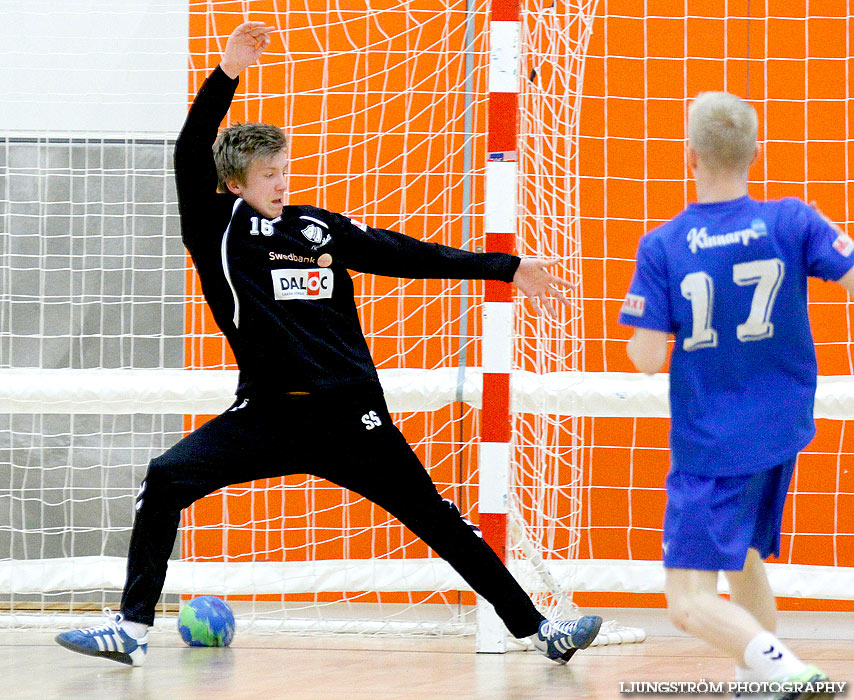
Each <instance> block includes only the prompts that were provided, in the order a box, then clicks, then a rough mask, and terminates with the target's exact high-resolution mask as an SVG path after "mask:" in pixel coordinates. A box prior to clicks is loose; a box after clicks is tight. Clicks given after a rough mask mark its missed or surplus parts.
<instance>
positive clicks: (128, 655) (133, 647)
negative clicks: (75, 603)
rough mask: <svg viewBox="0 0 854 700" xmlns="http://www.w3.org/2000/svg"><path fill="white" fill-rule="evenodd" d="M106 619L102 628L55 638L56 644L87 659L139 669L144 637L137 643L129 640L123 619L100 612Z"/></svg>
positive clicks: (75, 631)
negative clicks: (122, 625) (100, 657)
mask: <svg viewBox="0 0 854 700" xmlns="http://www.w3.org/2000/svg"><path fill="white" fill-rule="evenodd" d="M104 614H105V615H106V616H107V617H108V618H109V619H108V621H107V622H106V624H103V625H99V626H98V627H86V628H84V629H79V630H71V631H70V632H63V633H62V634H58V635H56V643H57V644H59V645H60V646H63V647H65V648H66V649H71V651H76V652H78V653H79V654H88V655H89V656H103V657H104V658H107V659H112V660H113V661H118V662H119V663H122V664H128V665H129V666H142V664H144V663H145V654H146V652H147V651H148V634H147V633H146V635H145V636H144V637H142V638H140V639H135V638H134V637H131V636H130V635H129V634H128V633H127V632H125V631H124V630H123V629H122V628H121V627H120V625H121V622H122V620H124V616H122V615H121V613H117V614H115V615H114V614H113V612H112V611H111V610H110V609H109V608H104Z"/></svg>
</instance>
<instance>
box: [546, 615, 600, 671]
mask: <svg viewBox="0 0 854 700" xmlns="http://www.w3.org/2000/svg"><path fill="white" fill-rule="evenodd" d="M601 626H602V618H601V617H599V616H598V615H585V616H584V617H579V618H578V619H577V620H560V621H558V620H555V621H552V620H543V621H542V622H541V623H540V629H539V630H538V631H537V633H536V634H533V635H531V637H530V639H531V641H533V642H534V647H536V649H537V651H539V652H540V653H541V654H544V655H545V656H546V657H547V658H549V659H551V660H552V661H556V662H557V663H559V664H565V663H566V662H567V661H569V660H570V659H571V658H572V655H573V654H574V653H575V652H576V651H578V650H579V649H586V648H587V647H589V646H590V645H591V644H592V643H593V640H594V639H596V635H597V634H599V628H600V627H601Z"/></svg>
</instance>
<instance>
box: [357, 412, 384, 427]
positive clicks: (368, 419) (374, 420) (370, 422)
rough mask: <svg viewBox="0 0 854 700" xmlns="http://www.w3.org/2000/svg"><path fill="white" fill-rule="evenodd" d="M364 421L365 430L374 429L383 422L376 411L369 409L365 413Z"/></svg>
mask: <svg viewBox="0 0 854 700" xmlns="http://www.w3.org/2000/svg"><path fill="white" fill-rule="evenodd" d="M362 423H364V424H365V430H373V429H374V428H379V427H380V426H381V425H382V424H383V422H382V421H381V420H380V417H379V416H378V415H377V412H376V411H368V412H367V413H366V414H365V415H363V416H362Z"/></svg>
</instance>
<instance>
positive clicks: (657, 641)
mask: <svg viewBox="0 0 854 700" xmlns="http://www.w3.org/2000/svg"><path fill="white" fill-rule="evenodd" d="M789 644H790V646H791V647H792V648H793V649H794V650H795V651H796V652H797V653H799V654H800V655H801V656H802V657H803V658H805V659H807V660H809V661H811V662H814V663H816V664H817V665H819V666H820V667H821V668H823V669H824V670H825V671H826V672H827V673H828V675H830V676H831V678H832V679H834V680H849V679H851V680H854V641H838V640H836V641H820V640H790V642H789ZM473 649H474V642H473V640H471V639H468V638H466V639H450V640H431V639H421V640H418V639H415V640H412V639H409V640H403V641H401V640H395V639H392V638H379V639H367V638H359V637H350V636H334V637H288V636H285V637H282V636H273V635H259V636H251V635H242V636H241V635H238V637H237V638H236V639H235V641H234V644H233V646H232V647H230V648H226V649H198V648H193V649H190V648H187V647H185V646H184V645H183V644H182V643H181V641H180V639H179V638H178V635H177V632H176V633H168V632H164V631H157V632H155V633H153V634H152V640H151V645H150V647H149V652H148V658H147V660H146V664H145V666H144V667H142V668H137V669H134V668H130V667H127V666H123V665H121V664H116V663H114V662H111V661H105V660H102V659H97V658H92V657H87V656H82V655H79V654H74V653H72V652H69V651H67V650H65V649H63V648H61V647H59V646H57V645H56V644H55V643H54V642H53V633H45V632H16V631H3V632H0V697H2V698H3V699H4V700H6V699H7V698H8V699H9V700H25V699H26V700H30V699H32V700H54V699H62V700H66V699H67V700H77V699H78V698H79V699H80V700H102V699H103V700H107V699H109V700H118V699H123V698H138V699H139V700H145V699H151V700H201V699H202V698H214V697H216V698H226V699H228V700H233V699H234V700H237V699H241V698H247V699H252V700H268V699H269V698H287V699H288V700H303V699H309V700H313V699H315V698H317V699H325V698H330V699H331V698H334V699H336V700H338V699H343V700H363V699H364V700H379V699H389V700H390V699H392V698H393V699H395V700H397V699H401V700H402V699H404V698H405V699H407V700H409V699H411V700H421V699H425V700H426V699H427V698H429V699H430V700H436V699H442V698H449V699H453V700H474V699H478V700H480V699H483V700H486V699H487V698H489V700H510V699H513V700H523V699H528V698H531V699H533V698H549V699H554V698H574V699H579V700H580V699H582V698H585V699H586V698H590V699H596V700H616V699H617V698H621V697H622V698H628V697H644V696H638V695H635V696H629V695H621V694H620V681H639V680H687V681H698V680H700V679H702V678H705V679H706V680H716V681H727V680H733V673H732V664H731V662H730V661H729V660H728V659H726V658H723V657H722V656H720V655H718V654H715V653H714V652H713V651H712V650H711V649H710V648H709V647H707V646H705V645H704V644H702V643H700V642H696V641H693V640H691V639H688V638H685V637H653V638H650V639H647V641H645V642H643V643H641V644H631V645H626V646H608V647H594V648H591V649H588V650H586V651H583V652H579V653H577V654H576V655H575V658H574V659H573V660H572V661H571V662H570V663H569V664H568V665H567V666H558V665H556V664H554V663H552V662H550V661H548V660H546V659H545V658H543V657H542V656H540V655H539V654H537V653H533V652H515V653H509V654H503V655H488V654H475V653H474V650H473ZM658 697H661V696H658ZM674 697H675V696H674ZM681 697H684V696H681ZM708 697H718V698H720V697H723V696H720V695H717V696H708Z"/></svg>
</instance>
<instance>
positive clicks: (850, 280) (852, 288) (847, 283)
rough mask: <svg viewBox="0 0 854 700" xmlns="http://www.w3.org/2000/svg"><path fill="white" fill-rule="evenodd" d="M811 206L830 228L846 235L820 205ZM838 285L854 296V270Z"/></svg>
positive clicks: (840, 280)
mask: <svg viewBox="0 0 854 700" xmlns="http://www.w3.org/2000/svg"><path fill="white" fill-rule="evenodd" d="M810 206H811V207H812V208H813V209H815V211H816V213H817V214H818V215H819V216H820V217H821V218H822V219H824V220H825V221H826V222H827V224H828V226H830V227H831V228H832V229H833V230H834V231H836V233H838V234H839V235H841V236H844V235H845V231H843V230H842V227H841V226H840V225H839V224H837V223H836V222H835V221H834V220H833V219H831V218H830V217H829V216H828V215H827V214H825V213H824V212H823V211H822V210H821V209H819V208H818V204H816V203H815V202H810ZM836 281H837V283H838V284H841V285H842V286H843V287H844V288H845V290H846V291H847V292H848V293H849V294H850V295H851V296H854V268H852V269H850V270H848V272H846V273H845V274H844V275H842V277H841V278H840V279H838V280H836Z"/></svg>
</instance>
